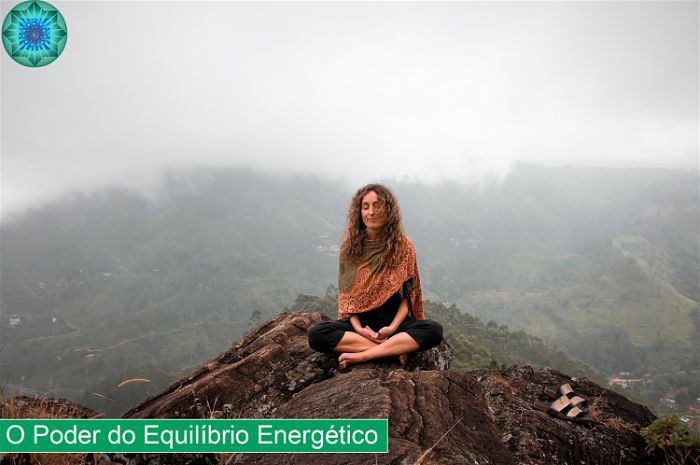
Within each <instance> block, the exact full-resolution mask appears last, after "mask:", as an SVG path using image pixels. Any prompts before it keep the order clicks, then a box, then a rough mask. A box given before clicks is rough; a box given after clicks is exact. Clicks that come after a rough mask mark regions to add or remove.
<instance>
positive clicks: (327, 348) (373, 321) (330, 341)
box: [309, 293, 442, 354]
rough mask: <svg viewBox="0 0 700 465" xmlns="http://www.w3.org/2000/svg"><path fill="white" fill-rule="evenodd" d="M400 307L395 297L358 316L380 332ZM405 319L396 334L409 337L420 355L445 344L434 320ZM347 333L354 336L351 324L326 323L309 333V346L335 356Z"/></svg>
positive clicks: (366, 324) (397, 295) (363, 323)
mask: <svg viewBox="0 0 700 465" xmlns="http://www.w3.org/2000/svg"><path fill="white" fill-rule="evenodd" d="M400 304H401V296H400V295H399V294H398V293H396V294H394V295H393V296H391V297H390V298H389V299H388V300H387V301H386V302H385V303H384V304H382V306H381V307H379V308H376V309H374V310H371V311H369V312H365V313H358V314H357V316H358V317H359V318H360V324H361V325H362V326H363V327H364V326H369V327H370V328H372V329H373V330H374V331H379V330H380V329H382V328H383V327H385V326H389V325H390V324H391V322H392V321H394V316H396V312H397V311H398V308H399V305H400ZM408 318H409V317H406V319H404V321H403V322H402V323H401V325H400V326H399V328H398V329H397V330H396V332H395V333H394V334H398V333H402V332H404V333H407V334H408V335H409V336H411V337H412V338H413V340H414V341H416V343H418V352H421V351H423V350H428V349H430V348H433V347H435V346H436V345H438V344H440V342H441V341H442V326H441V325H440V323H438V322H437V321H433V320H410V319H408ZM346 331H352V332H354V329H353V327H352V324H351V323H350V321H349V320H336V321H326V322H323V323H319V324H317V325H316V326H313V327H312V328H311V329H310V330H309V345H310V346H311V348H312V349H314V350H316V351H318V352H324V353H327V354H330V353H333V352H334V349H335V346H337V345H338V343H339V342H340V340H341V339H342V338H343V335H344V334H345V332H346Z"/></svg>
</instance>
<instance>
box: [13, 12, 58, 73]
mask: <svg viewBox="0 0 700 465" xmlns="http://www.w3.org/2000/svg"><path fill="white" fill-rule="evenodd" d="M66 40H68V28H67V27H66V21H65V20H64V19H63V15H62V14H61V12H59V11H58V10H57V9H56V8H55V7H54V6H53V5H50V4H49V3H46V2H41V1H37V0H30V1H28V2H22V3H20V4H19V5H17V6H15V7H14V8H13V9H12V10H10V12H9V13H8V14H7V16H6V17H5V21H4V22H3V23H2V45H4V46H5V50H6V51H7V53H8V54H9V55H10V57H12V59H13V60H15V61H16V62H17V63H19V64H20V65H24V66H29V67H32V68H37V67H40V66H46V65H48V64H49V63H51V62H52V61H54V60H55V59H56V58H58V56H59V55H60V54H61V52H63V49H64V48H65V47H66Z"/></svg>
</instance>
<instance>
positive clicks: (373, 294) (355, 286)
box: [338, 238, 425, 320]
mask: <svg viewBox="0 0 700 465" xmlns="http://www.w3.org/2000/svg"><path fill="white" fill-rule="evenodd" d="M405 244H406V245H405V246H404V248H403V250H402V251H401V252H400V255H401V261H400V262H399V264H398V266H396V267H393V268H386V267H381V266H380V263H379V257H380V256H381V253H382V251H383V244H380V243H379V241H367V240H365V241H363V243H362V256H361V257H360V259H359V260H358V261H357V262H356V263H349V262H348V261H347V260H344V259H343V258H341V259H340V269H339V273H338V319H341V320H342V319H344V318H349V317H350V316H351V315H354V314H356V313H363V312H368V311H370V310H374V309H375V308H377V307H379V306H381V305H382V304H383V303H384V302H386V301H387V300H388V299H389V297H391V296H392V295H394V294H395V293H396V292H399V293H400V294H401V297H406V298H407V299H408V309H409V315H412V317H413V318H414V319H416V320H424V319H425V315H424V313H423V294H422V292H421V287H420V277H419V276H418V263H417V262H416V251H415V249H414V248H413V242H411V240H410V239H408V238H406V240H405ZM357 263H359V265H358V264H357Z"/></svg>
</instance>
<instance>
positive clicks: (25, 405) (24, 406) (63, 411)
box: [0, 396, 107, 465]
mask: <svg viewBox="0 0 700 465" xmlns="http://www.w3.org/2000/svg"><path fill="white" fill-rule="evenodd" d="M0 399H1V400H2V402H0V418H99V417H100V416H101V415H100V414H98V413H97V412H95V411H94V410H91V409H89V408H87V407H83V406H82V405H79V404H76V403H75V402H71V401H69V400H66V399H60V398H53V397H39V398H35V397H28V396H16V397H10V398H8V399H4V398H3V397H2V396H0ZM1 443H2V441H0V445H1ZM36 455H37V454H26V453H17V454H10V453H3V452H2V449H0V465H31V464H32V463H47V462H50V459H48V458H47V455H48V454H41V456H42V459H43V461H42V462H39V461H38V460H36ZM106 463H107V462H105V464H106Z"/></svg>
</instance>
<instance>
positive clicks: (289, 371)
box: [112, 312, 659, 465]
mask: <svg viewBox="0 0 700 465" xmlns="http://www.w3.org/2000/svg"><path fill="white" fill-rule="evenodd" d="M327 319H328V318H327V317H326V316H324V315H322V314H320V313H286V312H285V313H282V314H280V315H279V316H277V317H276V318H274V319H272V320H270V321H268V322H267V323H265V324H264V325H262V326H261V327H259V328H258V329H257V330H255V331H254V332H252V333H251V334H249V335H248V336H246V337H245V338H244V339H242V340H241V341H239V342H238V343H236V344H235V345H234V346H233V347H232V348H231V349H230V350H228V351H227V352H225V353H223V354H222V355H220V356H219V357H217V358H216V359H214V360H212V361H211V362H209V363H207V364H206V365H204V366H202V367H201V368H199V369H198V370H197V371H195V372H194V373H193V374H192V375H190V376H188V377H186V378H184V379H182V380H179V381H178V382H176V383H174V384H172V385H171V386H169V387H168V388H166V389H165V390H164V391H163V392H161V393H159V394H157V395H155V396H153V397H151V398H149V399H147V400H145V401H144V402H142V403H141V404H139V405H137V406H135V407H134V408H133V409H131V410H130V411H129V412H127V413H126V414H125V415H124V418H388V419H389V453H387V454H351V455H350V454H349V455H343V454H317V455H313V456H312V455H308V454H233V455H231V456H230V457H228V459H227V463H229V464H248V463H250V464H253V463H255V464H308V463H315V464H392V465H403V464H418V463H421V464H423V465H438V464H503V465H508V464H538V465H539V464H542V465H544V464H547V465H549V464H552V463H557V464H570V465H581V464H591V465H592V464H599V465H608V464H609V465H633V464H634V465H638V464H652V463H659V462H655V461H654V460H655V459H653V458H652V457H648V456H646V455H644V443H643V440H642V438H641V437H640V436H639V429H640V427H643V426H646V425H648V424H649V423H650V422H651V421H652V420H653V419H654V416H653V415H652V414H651V412H649V410H648V409H646V408H645V407H643V406H641V405H639V404H636V403H634V402H631V401H629V400H628V399H626V398H624V397H623V396H620V395H618V394H616V393H614V392H612V391H610V390H608V389H605V388H603V387H600V386H598V385H596V384H594V383H592V382H591V381H588V380H585V379H583V380H574V379H571V378H569V377H567V376H565V375H564V374H562V373H559V372H557V371H554V370H549V369H545V370H539V371H536V370H534V369H532V368H531V367H527V366H514V367H511V368H509V369H508V370H505V371H495V370H478V371H474V372H470V373H461V374H460V373H456V372H452V371H449V370H448V369H449V366H450V362H451V354H452V352H451V349H450V347H449V345H448V344H446V343H444V342H443V344H441V345H440V346H439V347H437V348H435V349H432V350H431V351H428V352H426V353H423V354H417V355H416V354H414V355H413V356H411V357H409V360H408V362H407V363H406V365H405V367H402V366H400V365H399V364H398V363H396V362H397V361H396V360H392V359H389V360H385V361H378V363H365V364H359V365H355V366H352V367H351V368H350V369H349V370H346V371H339V370H338V363H337V357H336V356H334V355H326V354H319V353H316V352H314V351H313V350H311V349H310V348H309V346H308V342H307V332H308V329H309V328H310V327H311V326H312V325H314V324H317V323H320V322H321V321H326V320H327ZM565 382H568V383H570V384H571V386H572V387H573V388H574V390H575V391H576V392H577V393H578V394H579V395H581V396H583V397H586V398H587V399H588V400H589V402H590V404H591V407H590V413H591V416H592V417H593V419H594V420H595V421H594V422H593V423H591V424H577V423H572V422H568V421H564V420H561V419H558V418H554V417H552V416H549V415H547V414H546V413H542V412H540V411H538V410H536V409H534V408H533V404H534V402H535V401H537V400H544V398H543V396H542V392H543V388H544V387H545V386H548V385H555V386H558V385H561V384H563V383H565ZM112 460H113V461H115V462H120V463H130V464H146V463H148V464H150V465H155V464H161V463H162V464H165V463H168V464H179V463H183V464H184V463H189V464H195V463H215V461H216V460H220V457H215V456H214V455H197V454H188V455H176V454H168V455H165V454H164V455H161V456H159V455H157V454H151V455H137V454H131V455H128V456H125V455H116V454H115V455H112Z"/></svg>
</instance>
